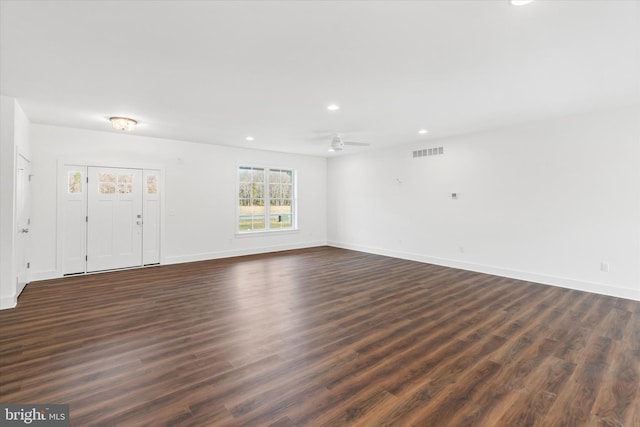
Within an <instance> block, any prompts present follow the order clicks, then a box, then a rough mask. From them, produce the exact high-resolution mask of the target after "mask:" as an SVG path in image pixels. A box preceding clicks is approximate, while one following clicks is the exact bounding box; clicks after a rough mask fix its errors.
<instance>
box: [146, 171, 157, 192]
mask: <svg viewBox="0 0 640 427" xmlns="http://www.w3.org/2000/svg"><path fill="white" fill-rule="evenodd" d="M147 194H158V177H157V176H155V175H150V176H148V177H147Z"/></svg>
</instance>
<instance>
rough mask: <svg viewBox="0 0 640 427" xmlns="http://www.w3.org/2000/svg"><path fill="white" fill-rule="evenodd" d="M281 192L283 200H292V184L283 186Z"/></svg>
mask: <svg viewBox="0 0 640 427" xmlns="http://www.w3.org/2000/svg"><path fill="white" fill-rule="evenodd" d="M281 191H282V198H283V199H290V198H291V197H292V196H293V186H292V185H290V184H282V187H281Z"/></svg>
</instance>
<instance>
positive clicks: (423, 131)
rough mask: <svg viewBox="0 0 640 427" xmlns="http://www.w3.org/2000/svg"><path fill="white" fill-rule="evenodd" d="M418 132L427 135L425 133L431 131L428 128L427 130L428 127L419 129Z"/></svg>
mask: <svg viewBox="0 0 640 427" xmlns="http://www.w3.org/2000/svg"><path fill="white" fill-rule="evenodd" d="M418 133H419V134H420V135H425V134H427V133H429V131H428V130H426V129H420V130H419V131H418Z"/></svg>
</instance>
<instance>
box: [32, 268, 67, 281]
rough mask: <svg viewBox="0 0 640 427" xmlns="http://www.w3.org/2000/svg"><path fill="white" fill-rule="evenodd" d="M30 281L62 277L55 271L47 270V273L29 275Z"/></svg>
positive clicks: (40, 272)
mask: <svg viewBox="0 0 640 427" xmlns="http://www.w3.org/2000/svg"><path fill="white" fill-rule="evenodd" d="M30 277H31V281H32V282H35V281H36V280H49V279H57V278H59V277H62V275H61V274H60V273H59V272H58V271H56V270H47V271H37V272H33V273H31V276H30Z"/></svg>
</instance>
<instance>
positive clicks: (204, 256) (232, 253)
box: [163, 241, 327, 265]
mask: <svg viewBox="0 0 640 427" xmlns="http://www.w3.org/2000/svg"><path fill="white" fill-rule="evenodd" d="M318 246H327V242H326V241H316V242H304V243H296V244H286V245H273V246H262V247H257V248H248V249H235V250H229V251H219V252H206V253H200V254H190V255H178V256H167V257H166V258H165V259H164V263H163V264H165V265H166V264H181V263H185V262H195V261H207V260H211V259H220V258H231V257H236V256H244V255H257V254H265V253H269V252H279V251H289V250H293V249H304V248H314V247H318Z"/></svg>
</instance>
